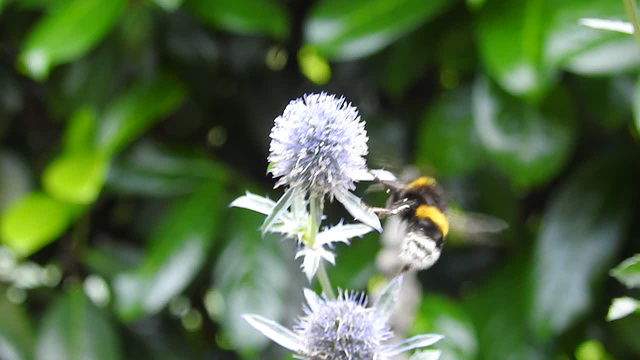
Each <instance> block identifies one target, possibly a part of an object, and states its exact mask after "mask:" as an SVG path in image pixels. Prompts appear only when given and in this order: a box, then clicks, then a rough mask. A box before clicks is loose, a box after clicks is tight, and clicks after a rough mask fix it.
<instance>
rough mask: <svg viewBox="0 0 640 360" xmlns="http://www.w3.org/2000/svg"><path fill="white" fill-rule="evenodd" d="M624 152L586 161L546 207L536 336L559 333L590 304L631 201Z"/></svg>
mask: <svg viewBox="0 0 640 360" xmlns="http://www.w3.org/2000/svg"><path fill="white" fill-rule="evenodd" d="M627 153H628V152H625V151H622V150H621V151H618V152H615V153H606V154H604V155H601V156H599V157H597V158H592V159H590V160H589V161H588V162H587V163H586V164H584V165H583V166H582V167H581V168H580V169H579V170H578V171H577V172H576V173H575V174H573V176H571V178H570V179H569V180H568V181H567V182H566V183H565V184H564V185H562V186H561V187H560V190H559V191H558V192H557V193H556V194H555V195H554V196H553V198H552V200H551V203H550V205H549V206H548V208H547V209H546V210H545V213H544V217H543V219H542V225H541V229H540V233H539V235H538V239H537V242H536V247H535V253H534V269H533V273H532V277H533V280H534V285H533V290H534V300H535V305H534V309H533V311H532V313H531V316H532V317H531V318H532V320H533V324H534V325H535V328H536V330H537V331H538V333H539V335H543V336H545V335H549V333H551V334H559V333H562V332H563V331H565V330H566V329H567V328H568V327H569V326H571V325H572V324H573V323H574V322H575V321H576V320H577V319H578V318H580V317H582V316H584V315H586V314H587V313H588V311H589V309H590V308H591V306H592V305H593V304H592V300H593V297H592V295H591V290H592V289H591V288H592V286H594V285H597V284H599V283H601V282H602V281H603V280H604V276H605V274H606V271H607V269H608V268H609V266H610V263H611V261H612V260H613V257H614V255H615V254H616V252H617V250H618V248H619V247H620V245H621V243H622V241H623V239H624V236H623V234H624V231H625V228H626V226H627V225H628V223H629V219H630V209H631V206H632V204H633V203H634V202H633V196H634V195H633V194H634V193H635V192H634V188H635V184H634V182H633V180H632V179H631V178H630V177H629V176H628V169H627V168H626V166H625V164H624V162H623V160H624V159H626V157H625V156H626V155H625V154H627Z"/></svg>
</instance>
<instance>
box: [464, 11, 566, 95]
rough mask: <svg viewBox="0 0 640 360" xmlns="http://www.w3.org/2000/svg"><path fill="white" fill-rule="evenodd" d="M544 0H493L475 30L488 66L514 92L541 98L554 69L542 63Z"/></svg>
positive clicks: (481, 15)
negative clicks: (514, 0)
mask: <svg viewBox="0 0 640 360" xmlns="http://www.w3.org/2000/svg"><path fill="white" fill-rule="evenodd" d="M543 10H544V0H524V1H517V2H513V1H509V0H494V1H489V2H488V3H487V4H485V5H484V6H483V7H482V10H481V11H480V13H479V14H478V18H477V20H478V21H477V27H476V33H477V36H478V47H479V50H480V58H481V60H482V63H483V64H484V66H485V68H486V70H487V71H488V72H489V74H491V76H492V77H493V78H494V79H495V80H496V81H497V82H498V83H499V84H500V85H501V86H502V87H503V88H504V89H506V90H507V91H508V92H509V93H511V94H512V95H514V96H523V97H528V98H540V97H541V96H542V95H544V93H545V91H546V90H547V89H548V88H549V87H550V85H551V83H552V81H553V79H554V77H555V73H554V70H553V69H552V68H551V67H548V66H545V64H542V46H543V42H542V41H543V36H542V34H543V29H544V21H545V20H544V12H543Z"/></svg>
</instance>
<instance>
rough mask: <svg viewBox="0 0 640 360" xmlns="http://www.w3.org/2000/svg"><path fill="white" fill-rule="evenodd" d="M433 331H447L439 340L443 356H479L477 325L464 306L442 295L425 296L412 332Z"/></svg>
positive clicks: (441, 332) (469, 357)
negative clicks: (475, 325)
mask: <svg viewBox="0 0 640 360" xmlns="http://www.w3.org/2000/svg"><path fill="white" fill-rule="evenodd" d="M426 333H434V334H441V335H444V339H443V340H442V341H441V342H440V343H438V346H437V348H438V350H442V357H441V359H443V360H447V359H459V360H465V359H470V360H472V359H476V358H477V352H478V340H477V339H476V334H475V328H474V325H473V323H472V322H471V319H470V318H469V317H468V315H467V314H466V312H465V310H464V309H463V308H462V307H461V306H460V305H458V304H457V303H455V302H454V301H452V300H450V299H448V298H445V297H443V296H440V295H429V296H426V297H423V299H422V303H421V304H420V307H419V308H418V313H417V314H416V320H415V322H414V323H413V326H412V327H411V330H410V331H409V334H410V335H417V334H426Z"/></svg>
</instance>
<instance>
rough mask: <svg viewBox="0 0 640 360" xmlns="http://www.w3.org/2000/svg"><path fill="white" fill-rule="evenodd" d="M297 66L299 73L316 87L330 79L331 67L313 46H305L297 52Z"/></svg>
mask: <svg viewBox="0 0 640 360" xmlns="http://www.w3.org/2000/svg"><path fill="white" fill-rule="evenodd" d="M298 64H299V65H300V72H301V73H302V74H303V75H304V76H306V77H307V79H309V80H311V82H313V83H314V84H316V85H324V84H326V83H327V82H329V79H331V66H329V63H328V62H327V60H326V59H325V58H323V57H322V55H320V54H319V53H318V51H317V50H316V49H315V48H313V46H309V45H305V46H303V47H302V48H301V49H300V50H299V51H298Z"/></svg>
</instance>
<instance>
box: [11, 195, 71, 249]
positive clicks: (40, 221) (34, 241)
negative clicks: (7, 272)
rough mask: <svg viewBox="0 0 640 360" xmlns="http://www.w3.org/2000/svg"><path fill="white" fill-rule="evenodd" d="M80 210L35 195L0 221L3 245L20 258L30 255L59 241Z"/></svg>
mask: <svg viewBox="0 0 640 360" xmlns="http://www.w3.org/2000/svg"><path fill="white" fill-rule="evenodd" d="M76 212H77V208H76V207H75V206H73V205H71V204H67V203H64V202H61V201H59V200H56V199H54V198H52V197H50V196H49V195H47V194H44V193H40V192H33V193H30V194H28V195H26V196H24V197H23V198H22V199H20V200H19V201H17V202H16V203H14V204H12V205H11V206H10V207H9V208H8V209H7V210H6V211H5V212H4V213H3V214H2V219H0V220H1V222H0V226H2V229H0V230H1V232H0V233H1V234H2V241H3V243H4V244H5V245H6V246H8V247H9V248H10V249H11V250H13V252H15V253H16V254H17V255H19V256H29V255H31V254H32V253H34V252H36V251H38V250H40V249H41V248H42V247H44V246H46V245H47V244H49V243H50V242H52V241H53V240H55V239H56V238H58V237H59V236H60V235H61V234H62V233H63V232H64V231H65V230H66V228H67V227H68V226H69V224H70V223H71V221H72V219H73V216H74V214H75V213H76Z"/></svg>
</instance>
